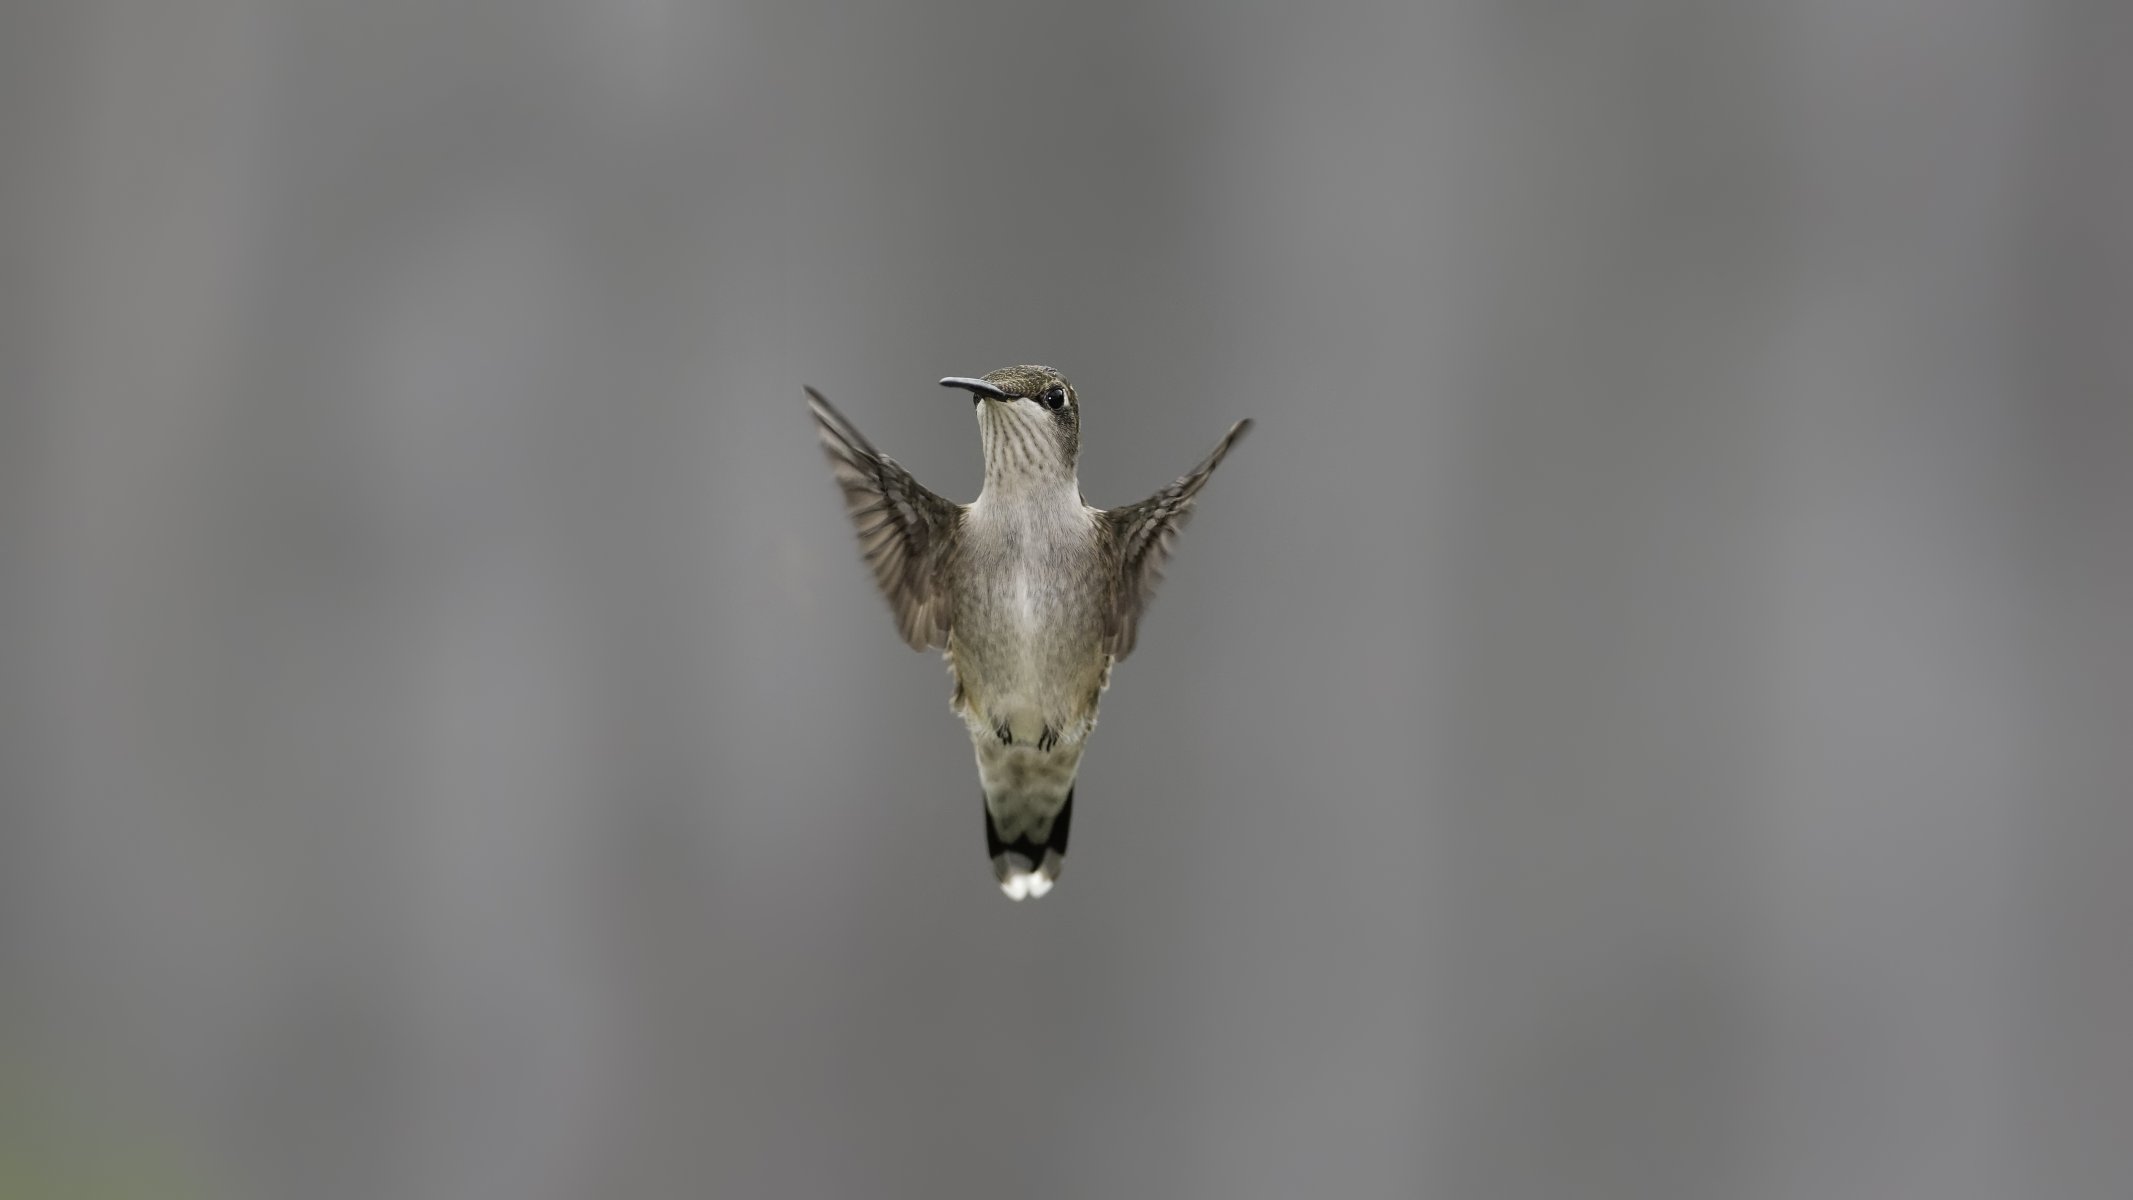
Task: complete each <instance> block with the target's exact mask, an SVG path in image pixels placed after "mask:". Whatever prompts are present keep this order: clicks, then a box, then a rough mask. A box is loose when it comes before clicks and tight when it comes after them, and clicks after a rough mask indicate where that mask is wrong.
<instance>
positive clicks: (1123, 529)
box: [1104, 420, 1252, 662]
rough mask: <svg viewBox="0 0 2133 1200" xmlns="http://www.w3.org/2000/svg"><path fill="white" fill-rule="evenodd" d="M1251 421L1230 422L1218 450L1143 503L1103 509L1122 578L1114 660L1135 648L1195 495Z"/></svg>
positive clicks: (1115, 597) (1114, 602)
mask: <svg viewBox="0 0 2133 1200" xmlns="http://www.w3.org/2000/svg"><path fill="white" fill-rule="evenodd" d="M1251 427H1252V423H1251V422H1250V421H1249V420H1245V421H1239V422H1237V423H1236V424H1235V425H1232V426H1230V427H1229V432H1228V433H1226V434H1224V435H1223V437H1222V442H1221V444H1220V445H1218V446H1216V447H1215V449H1214V453H1212V454H1209V455H1208V456H1207V459H1206V461H1204V462H1202V463H1201V464H1200V465H1199V466H1197V467H1194V468H1193V469H1192V472H1191V473H1190V474H1188V475H1186V476H1185V477H1184V478H1182V479H1180V480H1178V481H1177V482H1176V483H1173V484H1171V485H1170V486H1169V487H1166V488H1164V489H1163V490H1162V491H1160V492H1157V493H1156V494H1155V495H1153V496H1150V497H1148V498H1147V499H1146V500H1143V501H1141V502H1140V503H1139V504H1128V505H1125V506H1124V507H1121V508H1112V509H1106V510H1105V511H1104V524H1105V526H1106V527H1107V528H1108V529H1109V530H1110V534H1111V542H1112V545H1113V547H1114V548H1115V551H1116V553H1117V555H1118V576H1117V580H1118V582H1117V583H1116V584H1115V585H1114V587H1115V590H1114V591H1113V593H1112V596H1111V619H1110V623H1109V625H1108V627H1107V628H1106V631H1105V632H1106V634H1107V635H1108V637H1109V639H1110V646H1111V658H1112V661H1114V662H1116V661H1120V660H1123V659H1124V658H1125V657H1126V656H1127V655H1128V654H1131V653H1133V639H1134V633H1135V631H1136V629H1137V628H1138V627H1139V625H1140V620H1141V610H1142V609H1144V608H1146V607H1147V606H1148V600H1149V598H1150V597H1152V596H1154V595H1155V588H1156V584H1158V583H1160V582H1162V578H1163V563H1164V561H1165V560H1166V559H1168V558H1169V557H1170V548H1171V546H1172V545H1174V544H1175V543H1176V541H1177V536H1178V530H1180V529H1183V528H1184V527H1185V521H1186V519H1187V518H1189V517H1190V516H1192V501H1193V497H1195V496H1197V495H1199V494H1200V489H1201V488H1203V487H1205V486H1206V485H1207V477H1208V476H1210V475H1212V474H1214V473H1215V468H1216V467H1217V466H1219V465H1221V462H1222V456H1223V455H1225V454H1228V453H1229V448H1230V447H1231V446H1234V445H1236V444H1237V439H1238V438H1241V437H1243V436H1244V434H1245V431H1246V430H1248V429H1250V428H1251Z"/></svg>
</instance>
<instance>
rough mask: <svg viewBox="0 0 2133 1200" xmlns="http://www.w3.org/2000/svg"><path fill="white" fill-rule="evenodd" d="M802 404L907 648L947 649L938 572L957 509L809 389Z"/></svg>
mask: <svg viewBox="0 0 2133 1200" xmlns="http://www.w3.org/2000/svg"><path fill="white" fill-rule="evenodd" d="M807 408H808V411H809V412H811V413H813V414H814V417H815V433H816V434H817V435H818V436H819V437H821V439H822V449H823V450H824V451H825V452H826V453H827V454H828V455H829V460H830V467H831V469H832V470H834V471H835V472H836V475H837V486H839V487H841V488H843V489H844V505H845V510H846V512H848V513H849V514H850V515H851V518H852V524H853V525H854V526H855V527H857V529H858V530H859V549H860V552H861V553H862V554H864V555H865V556H866V560H867V565H868V566H869V567H872V568H873V570H874V582H875V583H877V584H879V585H880V586H881V593H882V595H884V596H887V597H888V598H889V607H890V608H891V609H892V610H893V611H894V612H895V614H896V628H897V630H898V631H899V632H901V633H902V634H903V636H904V640H905V641H906V642H909V643H910V644H911V648H912V649H913V650H924V649H925V648H926V647H928V646H934V647H940V648H946V646H947V645H948V630H949V626H950V625H951V623H952V616H953V614H952V613H951V612H950V611H949V610H950V608H951V604H950V596H949V593H948V589H947V588H946V587H944V586H942V581H941V578H940V576H941V567H942V566H943V564H945V563H946V561H947V557H948V551H949V548H950V546H951V545H952V544H953V543H954V540H955V534H956V528H957V526H958V524H959V523H960V522H961V520H962V508H961V506H960V505H957V504H954V503H951V502H950V501H947V500H944V499H942V498H941V497H939V496H936V495H934V494H933V493H932V492H930V491H928V490H926V488H925V486H924V485H923V484H921V483H919V481H918V480H916V479H913V478H912V477H911V472H909V471H906V470H904V469H903V468H902V467H900V466H898V465H897V463H896V460H895V459H892V458H888V457H885V456H884V455H882V453H881V452H880V451H878V450H876V449H874V447H873V446H872V445H870V444H869V443H868V442H867V440H866V438H865V437H863V436H861V435H860V432H859V431H858V430H857V429H854V428H853V427H852V423H851V422H850V421H847V420H845V419H844V414H843V413H840V412H838V411H837V410H836V409H834V408H831V407H830V402H829V401H827V400H824V399H823V398H822V393H820V392H818V391H816V390H815V389H813V388H808V389H807Z"/></svg>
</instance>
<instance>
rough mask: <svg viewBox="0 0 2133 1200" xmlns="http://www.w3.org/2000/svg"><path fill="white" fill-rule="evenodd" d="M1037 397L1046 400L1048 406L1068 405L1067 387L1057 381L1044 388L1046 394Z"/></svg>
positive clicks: (1045, 404) (1060, 406)
mask: <svg viewBox="0 0 2133 1200" xmlns="http://www.w3.org/2000/svg"><path fill="white" fill-rule="evenodd" d="M1037 399H1039V400H1042V401H1044V406H1045V407H1046V408H1063V407H1065V406H1066V389H1065V388H1064V387H1061V386H1060V385H1058V384H1056V383H1055V384H1053V385H1052V386H1050V387H1048V388H1046V389H1044V394H1043V395H1042V396H1039V397H1037Z"/></svg>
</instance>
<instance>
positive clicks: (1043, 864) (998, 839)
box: [985, 787, 1074, 900]
mask: <svg viewBox="0 0 2133 1200" xmlns="http://www.w3.org/2000/svg"><path fill="white" fill-rule="evenodd" d="M1073 823H1074V789H1073V788H1071V787H1069V788H1068V789H1067V794H1066V800H1065V801H1064V802H1062V803H1061V804H1060V806H1059V811H1058V813H1057V814H1056V815H1054V816H1053V817H1052V819H1051V820H1050V821H1049V822H1044V821H1037V822H1019V823H1018V824H1020V826H1021V827H1020V828H1019V829H1018V830H1017V832H1016V834H1015V836H1014V837H1013V838H1012V839H1010V838H1006V837H1003V836H1001V830H1000V823H999V817H998V816H997V815H996V813H995V812H994V808H993V805H992V804H991V803H987V804H986V805H985V852H986V853H987V854H989V855H991V856H992V873H993V877H994V878H996V879H998V880H999V881H1000V890H1001V891H1003V892H1005V893H1007V898H1008V899H1010V900H1021V899H1024V898H1025V897H1037V896H1042V895H1044V894H1045V893H1046V892H1049V891H1051V890H1052V885H1053V884H1055V883H1058V882H1059V870H1060V868H1061V867H1064V866H1065V865H1066V848H1067V830H1068V828H1069V827H1070V826H1072V825H1073Z"/></svg>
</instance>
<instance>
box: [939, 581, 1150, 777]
mask: <svg viewBox="0 0 2133 1200" xmlns="http://www.w3.org/2000/svg"><path fill="white" fill-rule="evenodd" d="M1091 592H1093V589H1088V588H1079V589H1077V588H1074V587H1062V586H1060V583H1059V581H1058V579H1057V578H1056V577H1053V578H1047V577H1045V575H1044V574H1043V573H1041V572H1040V571H1038V570H1030V571H1021V572H1015V573H1012V574H1011V575H1009V576H1008V577H1007V578H1006V579H1003V580H1001V581H1000V585H999V586H997V587H995V588H992V589H989V590H988V591H986V592H983V593H973V594H970V595H967V596H959V597H958V603H957V607H956V623H955V632H954V634H953V636H952V637H951V638H950V641H949V650H948V657H949V661H950V664H951V665H952V667H953V669H954V671H955V676H956V683H957V698H958V704H957V711H958V712H959V714H960V715H961V716H962V717H963V719H964V720H965V721H966V722H967V723H968V724H969V725H970V729H971V735H972V737H973V738H976V737H979V736H980V735H983V736H984V737H986V738H990V739H995V740H1003V741H1006V742H1008V743H1009V744H1012V745H1015V746H1018V747H1019V746H1035V745H1037V744H1038V743H1039V742H1040V741H1042V742H1060V743H1064V742H1078V741H1080V740H1081V739H1082V737H1084V736H1085V735H1086V734H1087V733H1088V731H1089V728H1090V727H1091V726H1093V725H1094V724H1095V719H1096V702H1097V697H1098V695H1099V694H1100V693H1101V692H1102V690H1103V687H1104V684H1105V682H1106V676H1107V674H1108V673H1109V669H1110V656H1109V654H1108V653H1106V652H1105V650H1104V648H1103V645H1102V628H1103V626H1102V617H1101V613H1100V612H1099V611H1098V609H1097V604H1096V601H1097V597H1096V596H1095V595H1093V594H1090V593H1091ZM1002 732H1004V733H1006V735H1007V737H1006V738H1005V739H1001V738H1000V734H1001V733H1002Z"/></svg>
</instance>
